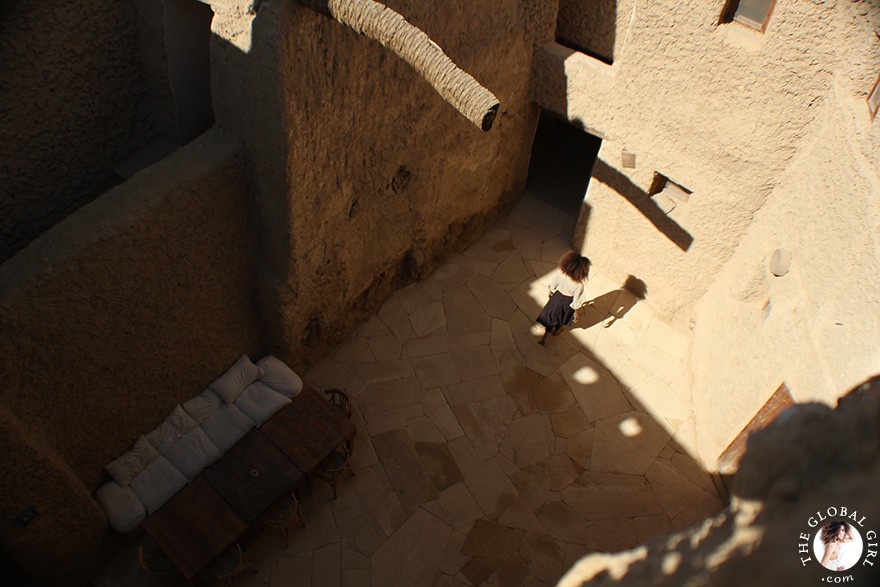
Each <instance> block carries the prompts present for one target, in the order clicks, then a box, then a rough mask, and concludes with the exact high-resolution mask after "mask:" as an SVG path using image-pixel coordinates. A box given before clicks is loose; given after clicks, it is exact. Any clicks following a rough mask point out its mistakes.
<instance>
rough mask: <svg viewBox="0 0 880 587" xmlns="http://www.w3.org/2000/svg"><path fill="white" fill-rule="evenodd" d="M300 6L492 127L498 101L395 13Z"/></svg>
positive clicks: (356, 0) (360, 3) (348, 2)
mask: <svg viewBox="0 0 880 587" xmlns="http://www.w3.org/2000/svg"><path fill="white" fill-rule="evenodd" d="M300 3H301V4H302V5H303V6H305V7H307V8H310V9H312V10H314V11H316V12H319V13H321V14H323V15H325V16H329V17H330V18H332V19H334V20H336V21H337V22H339V23H341V24H344V25H346V26H348V27H350V28H352V29H354V30H355V31H357V32H358V33H360V34H362V35H365V36H366V37H368V38H370V39H373V40H375V41H378V42H379V43H381V44H382V45H383V46H385V47H388V48H389V49H391V50H392V51H394V53H396V54H397V56H398V57H400V58H401V59H403V60H404V61H406V62H407V63H409V64H410V65H411V66H412V67H413V68H414V69H415V70H416V71H417V72H419V74H420V75H421V76H422V77H424V78H425V80H427V82H428V83H429V84H431V86H432V87H433V88H434V89H435V90H436V91H437V93H439V94H440V95H441V96H442V97H443V99H444V100H446V101H447V102H449V103H450V104H451V105H452V106H453V107H454V108H455V109H456V110H458V111H459V112H460V113H461V114H462V115H463V116H464V117H465V118H467V119H468V120H470V121H471V122H473V123H474V124H475V125H477V126H478V127H480V128H481V129H482V130H484V131H487V130H489V129H490V128H492V123H493V122H494V120H495V114H496V113H497V112H498V106H499V103H498V98H496V97H495V95H494V94H492V92H490V91H489V90H487V89H486V88H484V87H483V86H482V85H480V83H479V82H478V81H477V80H475V79H474V78H473V77H472V76H471V75H470V74H469V73H467V72H466V71H464V70H462V69H461V68H460V67H458V66H457V65H456V64H455V63H454V62H453V61H452V59H450V58H449V56H448V55H446V53H444V52H443V49H441V48H440V47H439V46H438V45H437V43H435V42H434V41H432V40H431V38H430V37H428V35H426V34H425V33H424V32H422V31H421V30H420V29H419V28H417V27H415V26H413V25H412V24H410V23H409V22H408V21H407V20H406V19H405V18H404V17H403V16H401V15H400V14H399V13H397V12H395V11H393V10H391V9H390V8H388V7H387V6H384V5H383V4H379V3H378V2H374V1H373V0H300Z"/></svg>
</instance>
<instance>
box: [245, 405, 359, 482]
mask: <svg viewBox="0 0 880 587" xmlns="http://www.w3.org/2000/svg"><path fill="white" fill-rule="evenodd" d="M260 430H261V431H262V432H263V433H264V434H265V435H266V436H268V437H269V439H270V440H271V441H272V442H274V443H275V444H276V445H277V446H278V448H280V449H281V450H282V451H283V452H284V454H286V455H287V456H288V457H290V460H292V461H293V462H294V463H295V464H296V466H297V467H299V468H300V469H301V470H302V471H304V472H305V473H306V474H311V473H312V471H314V470H315V468H316V467H317V466H318V464H319V463H320V462H321V461H323V460H324V459H325V458H326V457H327V456H328V455H329V454H330V453H331V452H333V450H334V449H335V448H336V447H337V446H339V445H341V444H342V443H343V442H345V441H346V440H348V439H350V438H351V437H352V436H354V433H355V427H354V424H352V423H351V420H350V419H349V418H348V416H346V415H345V412H343V411H342V410H340V409H339V408H338V407H337V406H335V405H333V404H331V403H330V402H329V401H327V400H326V399H325V398H324V397H323V396H322V395H321V393H320V392H318V390H316V389H315V388H313V387H305V388H303V390H302V392H300V394H299V395H297V396H296V397H294V398H293V399H292V400H291V402H290V403H289V404H287V405H286V406H284V407H283V408H281V410H279V411H278V412H277V413H276V414H275V415H273V416H272V417H271V418H269V419H268V420H267V421H266V422H265V423H264V424H263V426H262V427H261V428H260Z"/></svg>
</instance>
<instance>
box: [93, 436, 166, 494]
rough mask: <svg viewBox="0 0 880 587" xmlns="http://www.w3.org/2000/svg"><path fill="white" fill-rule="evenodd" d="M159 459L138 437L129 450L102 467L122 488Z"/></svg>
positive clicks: (143, 438)
mask: <svg viewBox="0 0 880 587" xmlns="http://www.w3.org/2000/svg"><path fill="white" fill-rule="evenodd" d="M157 458H159V453H158V451H157V450H156V449H155V448H153V445H152V444H150V442H149V441H148V440H147V439H146V438H145V437H144V436H138V439H137V440H135V441H134V444H133V445H132V446H131V449H129V450H127V451H126V452H124V453H123V454H122V455H120V456H119V457H117V458H116V459H114V460H113V461H111V462H110V463H108V464H107V465H105V466H104V469H106V471H107V472H108V473H110V476H111V477H113V479H114V480H115V481H116V482H117V483H119V485H121V486H122V487H128V484H129V483H131V480H132V479H134V478H135V476H137V474H138V473H140V472H141V471H143V470H144V469H145V468H146V467H147V465H149V464H150V463H151V462H153V461H154V460H156V459H157Z"/></svg>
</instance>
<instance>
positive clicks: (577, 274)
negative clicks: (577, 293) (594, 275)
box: [559, 251, 590, 282]
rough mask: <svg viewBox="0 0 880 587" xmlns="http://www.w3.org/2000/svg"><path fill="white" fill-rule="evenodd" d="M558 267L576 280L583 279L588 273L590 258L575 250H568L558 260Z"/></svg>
mask: <svg viewBox="0 0 880 587" xmlns="http://www.w3.org/2000/svg"><path fill="white" fill-rule="evenodd" d="M559 269H560V270H561V271H562V272H563V273H565V274H566V275H568V276H569V277H571V278H572V279H573V280H575V281H577V282H581V281H585V280H586V279H587V277H589V275H590V260H589V259H587V258H586V257H584V256H582V255H581V254H580V253H578V252H577V251H569V252H567V253H565V254H564V255H563V256H562V259H560V260H559Z"/></svg>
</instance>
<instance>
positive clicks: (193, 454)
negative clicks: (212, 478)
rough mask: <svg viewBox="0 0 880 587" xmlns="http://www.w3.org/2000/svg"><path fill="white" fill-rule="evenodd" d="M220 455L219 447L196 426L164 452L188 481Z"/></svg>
mask: <svg viewBox="0 0 880 587" xmlns="http://www.w3.org/2000/svg"><path fill="white" fill-rule="evenodd" d="M221 456H223V453H221V452H220V449H219V448H217V446H216V445H215V444H214V443H213V442H211V440H210V439H209V438H208V437H207V436H206V435H205V432H204V430H202V429H201V428H200V427H198V426H196V427H195V428H193V429H192V430H190V431H189V432H187V433H186V434H184V435H183V436H182V437H181V438H179V439H178V440H177V442H175V443H174V444H173V445H171V448H169V449H168V452H166V453H165V458H166V459H168V460H169V461H170V462H171V464H172V465H174V468H175V469H177V470H178V471H180V472H181V473H183V476H184V477H186V478H187V479H189V480H190V481H192V480H193V479H195V478H196V475H198V474H199V473H201V471H202V469H204V468H205V467H207V466H208V465H210V464H211V463H213V462H214V461H216V460H217V459H219V458H220V457H221Z"/></svg>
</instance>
